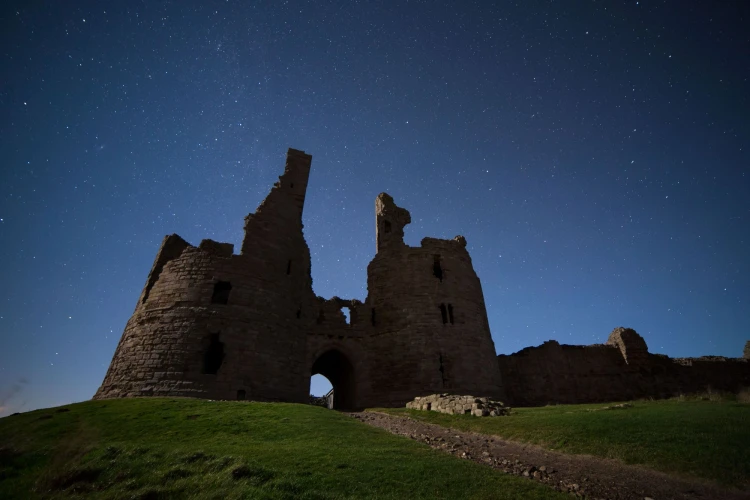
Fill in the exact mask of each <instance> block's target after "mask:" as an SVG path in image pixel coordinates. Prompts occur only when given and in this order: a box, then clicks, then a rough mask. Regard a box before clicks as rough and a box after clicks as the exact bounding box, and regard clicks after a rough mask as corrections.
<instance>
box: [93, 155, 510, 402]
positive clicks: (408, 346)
mask: <svg viewBox="0 0 750 500" xmlns="http://www.w3.org/2000/svg"><path fill="white" fill-rule="evenodd" d="M310 164H311V157H310V156H309V155H306V154H304V152H301V151H296V150H289V153H288V155H287V164H286V168H285V171H284V174H283V175H282V176H281V177H280V178H279V182H278V183H276V185H275V186H274V188H273V189H272V190H271V193H270V194H269V195H268V197H267V198H266V199H265V200H264V201H263V203H262V204H261V206H260V207H259V208H258V210H257V211H256V212H255V213H254V214H250V215H248V216H247V218H246V219H245V237H244V240H243V242H242V247H241V252H240V254H239V255H235V254H234V253H233V250H234V248H233V245H231V244H226V243H218V242H214V241H211V240H204V241H203V242H201V244H200V245H199V246H198V247H195V246H192V245H190V244H188V243H187V242H185V241H184V240H183V239H182V238H180V237H179V236H177V235H171V236H167V237H166V238H165V239H164V241H163V243H162V246H161V248H160V250H159V252H158V253H157V256H156V259H155V261H154V265H153V267H152V270H151V272H150V273H149V276H148V278H147V280H146V285H145V287H144V290H143V292H142V293H141V296H140V298H139V300H138V304H137V306H136V309H135V311H134V313H133V316H132V317H131V318H130V320H129V321H128V323H127V325H126V327H125V331H124V333H123V336H122V338H121V340H120V343H119V345H118V347H117V350H116V351H115V355H114V358H113V360H112V363H111V365H110V367H109V370H108V372H107V374H106V376H105V379H104V381H103V383H102V385H101V387H100V388H99V390H98V391H97V393H96V395H95V398H111V397H133V396H149V395H154V396H159V395H160V396H195V397H204V398H212V399H235V398H238V399H259V400H277V401H292V402H307V401H308V398H309V394H308V389H309V384H310V376H311V375H313V374H316V373H321V374H323V375H325V376H326V377H327V378H328V379H329V380H330V381H331V383H332V384H333V386H334V389H335V395H334V405H335V406H336V407H338V408H362V407H367V406H401V405H403V404H404V403H405V402H406V401H409V400H411V399H413V398H414V397H415V396H420V395H426V394H433V393H438V392H445V391H449V390H450V391H458V392H463V393H471V394H477V395H478V396H491V397H499V396H501V395H502V394H503V393H502V387H501V382H500V373H499V371H498V370H497V365H496V363H495V347H494V344H493V342H492V338H491V336H490V331H489V326H488V322H487V315H486V311H485V306H484V298H483V294H482V289H481V284H480V282H479V279H478V278H477V276H476V273H475V272H474V269H473V267H472V263H471V258H470V257H469V254H468V252H467V251H466V248H465V247H466V242H465V240H464V239H463V238H462V237H457V238H455V239H454V240H438V239H433V238H425V239H424V240H423V241H422V245H421V246H420V247H417V248H413V247H408V246H407V245H405V244H404V242H403V227H404V226H405V225H406V224H408V223H409V222H410V215H409V212H408V211H406V210H405V209H403V208H400V207H398V206H396V204H395V203H394V202H393V199H392V198H391V197H390V196H388V195H387V194H385V193H382V194H381V195H379V196H378V197H377V199H376V248H377V255H376V256H375V258H374V259H373V261H372V262H371V263H370V265H369V266H368V297H367V298H366V299H365V300H364V301H359V300H354V299H341V298H338V297H333V298H331V299H327V300H326V299H323V298H322V297H317V296H315V294H314V293H313V290H312V278H311V274H310V252H309V249H308V247H307V244H306V243H305V240H304V237H303V234H302V210H303V207H304V198H305V192H306V188H307V179H308V176H309V172H310ZM344 307H347V308H349V310H350V321H349V322H347V321H346V318H345V316H344V314H343V312H342V308H344Z"/></svg>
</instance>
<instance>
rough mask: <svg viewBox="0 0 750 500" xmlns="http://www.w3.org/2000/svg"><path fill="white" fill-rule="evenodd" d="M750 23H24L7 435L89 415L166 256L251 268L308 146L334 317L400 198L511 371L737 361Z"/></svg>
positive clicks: (10, 204)
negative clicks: (175, 244) (251, 238)
mask: <svg viewBox="0 0 750 500" xmlns="http://www.w3.org/2000/svg"><path fill="white" fill-rule="evenodd" d="M14 4H15V5H14ZM110 4H112V5H110ZM749 5H750V4H748V3H747V2H744V1H741V0H740V1H735V2H731V1H726V2H686V1H672V2H652V1H628V2H609V1H598V2H593V1H591V2H587V1H581V2H567V1H526V0H525V1H523V2H517V3H510V2H473V3H469V2H442V1H433V0H430V1H425V2H416V1H410V2H395V1H394V2H382V1H381V2H349V1H346V2H338V1H336V2H334V1H331V2H320V3H317V4H316V3H313V2H297V1H287V2H282V1H278V0H274V1H270V2H255V1H254V2H244V1H236V0H231V1H221V2H208V1H207V2H195V1H183V0H180V1H148V2H135V1H133V2H94V1H91V2H56V1H47V2H42V1H37V2H26V1H24V2H20V1H17V2H4V4H3V7H2V13H1V15H2V19H1V20H0V22H1V27H2V29H0V40H1V41H2V45H1V46H2V49H0V50H1V53H2V63H1V64H2V67H0V75H2V76H1V77H0V161H1V163H0V165H2V171H1V172H0V248H2V259H0V278H1V279H2V284H3V286H2V295H1V296H0V406H3V407H4V408H3V409H1V410H0V412H2V413H0V415H2V414H7V413H9V412H12V411H17V410H19V409H24V410H28V409H32V408H37V407H40V406H50V405H57V404H62V403H67V402H70V401H75V400H83V399H87V398H90V397H91V396H92V395H93V393H94V391H95V390H96V388H97V387H98V385H99V384H100V383H101V381H102V378H103V376H104V373H105V371H106V368H107V366H108V365H109V362H110V359H111V357H112V354H113V352H114V349H115V346H116V344H117V342H118V340H119V338H120V335H121V333H122V330H123V327H124V325H125V322H126V321H127V319H128V317H129V316H130V314H131V313H132V311H133V309H134V307H135V303H136V300H137V297H138V295H139V292H140V290H141V288H142V286H143V285H144V283H145V280H146V275H147V273H148V270H149V269H150V266H151V264H152V261H153V258H154V255H155V253H156V250H157V248H158V245H159V243H160V241H161V239H162V238H163V236H164V235H165V234H170V233H178V234H180V235H181V236H182V237H184V238H185V239H187V240H188V241H190V242H191V243H193V244H197V243H199V242H200V240H201V239H202V238H213V239H216V240H219V241H227V242H232V243H235V245H236V247H238V246H239V242H240V240H241V237H242V224H243V217H244V216H245V215H246V214H247V213H248V212H251V211H254V210H255V208H256V207H257V205H258V204H259V203H260V201H261V200H262V199H263V198H264V196H265V195H266V194H267V192H268V191H269V189H270V187H271V186H272V184H273V183H274V182H275V180H276V178H277V176H278V175H280V174H281V172H282V170H283V164H284V156H285V153H286V150H287V148H288V147H294V148H298V149H303V150H305V151H306V152H308V153H310V154H312V155H313V168H312V173H311V177H310V184H309V188H308V195H307V202H306V206H305V212H304V224H305V236H306V238H307V241H308V244H309V245H310V249H311V252H312V265H313V267H312V273H313V280H314V283H313V286H314V289H315V292H316V293H318V294H319V295H322V296H324V297H330V296H333V295H338V296H340V297H345V298H358V299H360V300H364V298H365V297H366V294H367V290H366V266H367V263H368V262H369V260H370V259H371V258H372V257H373V255H374V251H375V242H374V226H375V224H374V200H375V197H376V195H377V194H378V193H380V192H382V191H386V192H388V193H389V194H391V195H392V196H393V197H394V198H395V200H396V202H397V203H398V204H399V205H401V206H403V207H405V208H407V209H409V210H410V211H411V214H412V220H413V222H412V224H411V225H410V226H407V228H406V240H407V242H408V243H410V244H412V245H418V244H419V243H418V242H419V241H420V240H421V238H422V237H424V236H434V237H443V238H452V237H453V236H455V235H457V234H462V235H464V236H466V238H467V240H468V247H469V251H470V252H471V255H472V258H473V261H474V267H475V269H476V271H477V273H478V274H479V276H480V278H481V280H482V284H483V287H484V292H485V298H486V302H487V309H488V313H489V320H490V325H491V328H492V335H493V338H494V341H495V345H496V348H497V350H498V352H499V353H511V352H515V351H517V350H519V349H521V348H523V347H525V346H528V345H537V344H540V343H541V342H543V341H544V340H547V339H557V340H559V341H560V342H563V343H571V344H590V343H601V342H604V341H605V340H606V338H607V335H608V334H609V332H610V331H611V330H612V329H613V328H614V327H617V326H621V325H622V326H627V327H632V328H635V329H636V330H637V331H638V332H640V333H641V334H642V335H643V336H644V337H645V339H646V342H647V344H648V346H649V349H650V350H651V352H657V353H665V354H669V355H671V356H698V355H703V354H716V355H725V356H735V357H736V356H741V353H742V346H743V344H744V342H745V340H746V339H748V338H750V334H749V333H748V328H747V325H748V324H749V323H750V321H749V320H750V314H749V313H748V311H749V310H750V308H749V307H748V305H749V303H750V287H749V286H748V285H747V283H748V282H749V281H750V265H749V260H748V257H747V255H750V251H749V249H748V239H749V238H750V223H749V219H748V217H750V202H749V201H748V196H749V195H750V174H748V164H749V160H750V155H749V154H748V152H749V148H750V144H749V143H748V134H749V132H750V121H749V120H748V117H749V116H750V106H749V105H748V93H749V92H750V85H749V84H748V74H749V73H750V69H749V68H750V25H749V23H748V17H749V16H750V7H749Z"/></svg>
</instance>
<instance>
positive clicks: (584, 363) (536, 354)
mask: <svg viewBox="0 0 750 500" xmlns="http://www.w3.org/2000/svg"><path fill="white" fill-rule="evenodd" d="M497 360H498V366H499V368H500V373H501V375H502V377H503V380H504V381H505V382H506V383H505V390H506V393H507V398H506V402H507V403H508V404H511V405H513V406H539V405H546V404H574V403H595V402H607V401H624V400H631V399H638V398H648V397H652V398H667V397H672V396H677V395H680V394H689V393H696V392H702V391H706V390H709V389H711V390H718V391H730V392H737V391H739V390H740V389H741V388H743V387H750V362H748V361H747V360H746V359H741V358H724V357H718V356H714V357H704V358H683V359H672V358H669V357H667V356H664V355H659V354H651V353H649V352H648V347H647V346H646V342H645V340H644V339H643V337H641V336H640V335H638V333H637V332H636V331H635V330H632V329H630V328H622V327H620V328H615V329H614V330H613V331H612V333H611V334H610V336H609V338H608V340H607V343H606V344H598V345H589V346H577V345H561V344H559V343H557V342H556V341H554V340H551V341H548V342H545V343H544V344H542V345H541V346H538V347H527V348H525V349H522V350H521V351H519V352H517V353H515V354H511V355H499V356H498V357H497Z"/></svg>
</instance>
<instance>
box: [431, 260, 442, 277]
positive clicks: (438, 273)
mask: <svg viewBox="0 0 750 500" xmlns="http://www.w3.org/2000/svg"><path fill="white" fill-rule="evenodd" d="M432 274H433V275H435V277H436V278H437V279H439V280H440V282H441V283H442V282H443V268H442V267H441V266H440V256H439V255H433V263H432Z"/></svg>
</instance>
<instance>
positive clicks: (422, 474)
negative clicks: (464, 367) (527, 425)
mask: <svg viewBox="0 0 750 500" xmlns="http://www.w3.org/2000/svg"><path fill="white" fill-rule="evenodd" d="M78 496H86V497H94V498H142V499H160V498H216V499H224V498H301V499H334V498H429V499H434V498H539V499H542V498H544V499H547V498H563V496H562V495H558V494H557V493H556V492H554V491H552V490H550V489H548V488H546V487H544V486H540V485H537V484H534V483H532V482H531V481H528V480H525V479H521V478H516V477H512V476H508V475H504V474H502V473H499V472H496V471H493V470H492V469H490V468H488V467H483V466H481V465H478V464H474V463H472V462H469V461H465V460H459V459H456V458H453V457H451V456H449V455H446V454H443V453H440V452H438V451H435V450H431V449H430V448H428V447H427V446H425V445H422V444H420V443H417V442H414V441H410V440H407V439H403V438H400V437H397V436H393V435H391V434H388V433H387V432H385V431H382V430H380V429H376V428H373V427H369V426H367V425H365V424H362V423H360V422H358V421H356V420H355V419H352V418H350V417H347V416H345V415H342V414H339V413H336V412H333V411H329V410H325V409H323V408H318V407H313V406H307V405H294V404H266V403H248V402H212V401H201V400H191V399H156V398H154V399H128V400H112V401H88V402H85V403H79V404H73V405H68V406H65V407H61V408H52V409H46V410H38V411H33V412H29V413H24V414H21V415H14V416H11V417H6V418H3V419H0V498H3V499H6V498H7V499H10V498H72V497H78Z"/></svg>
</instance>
